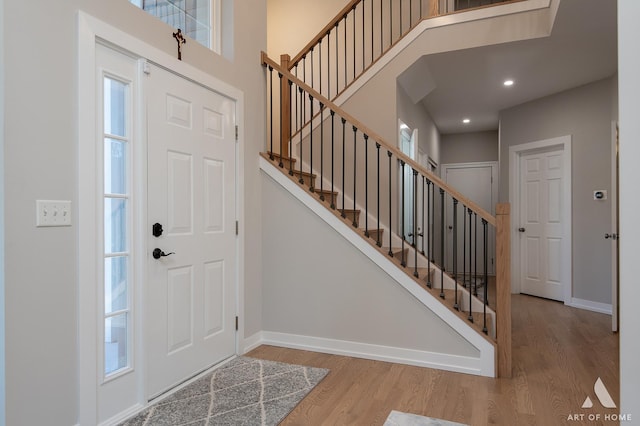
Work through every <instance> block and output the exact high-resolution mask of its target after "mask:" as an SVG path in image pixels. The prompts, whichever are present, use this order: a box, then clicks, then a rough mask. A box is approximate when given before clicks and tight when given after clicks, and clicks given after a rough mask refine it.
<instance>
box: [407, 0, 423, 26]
mask: <svg viewBox="0 0 640 426" xmlns="http://www.w3.org/2000/svg"><path fill="white" fill-rule="evenodd" d="M420 1H422V0H420ZM412 25H413V2H412V1H411V0H409V29H411V26H412Z"/></svg>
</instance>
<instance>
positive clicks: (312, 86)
mask: <svg viewBox="0 0 640 426" xmlns="http://www.w3.org/2000/svg"><path fill="white" fill-rule="evenodd" d="M310 50H311V88H312V89H313V88H314V87H315V86H314V85H313V82H314V80H313V46H311V49H310ZM312 115H313V114H312Z"/></svg>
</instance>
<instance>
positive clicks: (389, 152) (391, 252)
mask: <svg viewBox="0 0 640 426" xmlns="http://www.w3.org/2000/svg"><path fill="white" fill-rule="evenodd" d="M391 155H392V154H391V151H387V156H388V157H389V256H391V257H393V241H392V239H391V224H392V223H393V222H392V221H391V202H392V201H391Z"/></svg>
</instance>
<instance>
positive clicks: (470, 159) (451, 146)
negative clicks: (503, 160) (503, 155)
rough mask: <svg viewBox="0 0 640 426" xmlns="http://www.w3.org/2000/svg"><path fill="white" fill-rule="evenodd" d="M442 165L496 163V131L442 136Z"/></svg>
mask: <svg viewBox="0 0 640 426" xmlns="http://www.w3.org/2000/svg"><path fill="white" fill-rule="evenodd" d="M440 159H441V160H442V164H452V163H474V162H483V161H498V131H497V130H488V131H486V132H470V133H452V134H448V135H442V137H441V142H440Z"/></svg>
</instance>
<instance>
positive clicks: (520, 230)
mask: <svg viewBox="0 0 640 426" xmlns="http://www.w3.org/2000/svg"><path fill="white" fill-rule="evenodd" d="M524 231H526V229H524V228H518V232H524Z"/></svg>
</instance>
